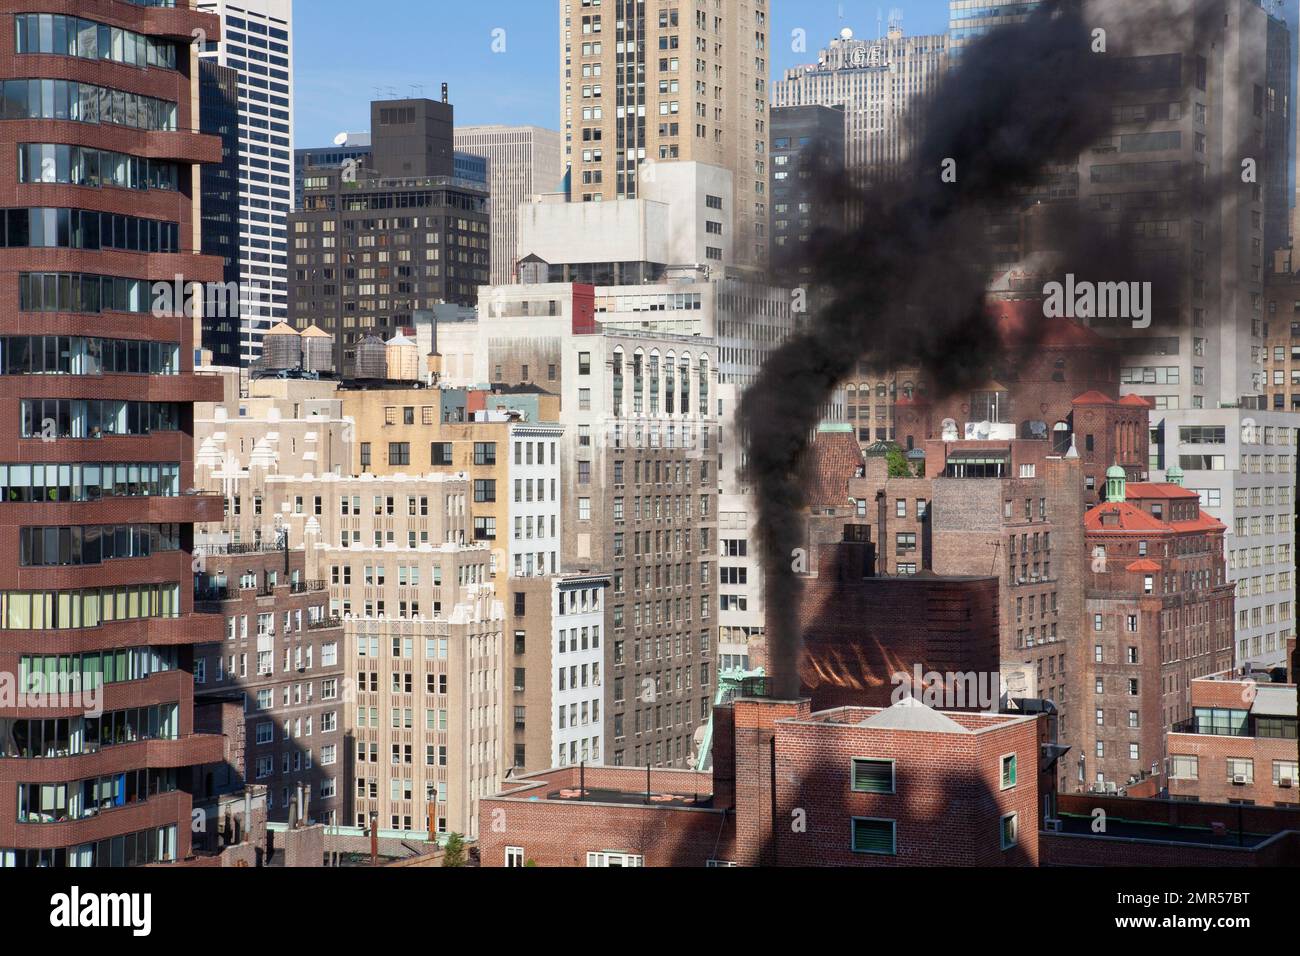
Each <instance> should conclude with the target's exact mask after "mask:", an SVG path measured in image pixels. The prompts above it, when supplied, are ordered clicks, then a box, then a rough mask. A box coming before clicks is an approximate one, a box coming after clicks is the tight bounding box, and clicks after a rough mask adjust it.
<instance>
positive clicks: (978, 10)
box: [948, 0, 1039, 59]
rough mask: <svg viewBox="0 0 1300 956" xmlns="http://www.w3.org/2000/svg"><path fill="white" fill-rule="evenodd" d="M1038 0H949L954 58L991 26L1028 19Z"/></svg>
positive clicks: (949, 42) (949, 34) (950, 35)
mask: <svg viewBox="0 0 1300 956" xmlns="http://www.w3.org/2000/svg"><path fill="white" fill-rule="evenodd" d="M1038 4H1039V0H949V3H948V44H949V49H950V50H951V51H952V56H953V58H954V59H955V58H957V57H959V56H961V50H962V47H964V46H966V44H968V43H971V42H972V41H974V40H976V39H978V38H979V37H982V36H983V35H984V34H986V33H988V32H989V31H990V30H995V29H997V28H998V27H1000V26H1004V25H1005V24H1008V23H1018V22H1019V21H1021V20H1023V19H1025V17H1027V16H1029V14H1030V13H1032V12H1033V11H1034V9H1035V8H1036V7H1037V6H1038Z"/></svg>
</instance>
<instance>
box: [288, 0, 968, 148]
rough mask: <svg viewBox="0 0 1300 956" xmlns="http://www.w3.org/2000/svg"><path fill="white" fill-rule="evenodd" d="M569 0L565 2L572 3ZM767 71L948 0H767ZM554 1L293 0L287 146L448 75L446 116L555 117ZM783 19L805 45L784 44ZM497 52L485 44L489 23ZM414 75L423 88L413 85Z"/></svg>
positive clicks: (916, 30)
mask: <svg viewBox="0 0 1300 956" xmlns="http://www.w3.org/2000/svg"><path fill="white" fill-rule="evenodd" d="M575 6H576V2H575ZM771 6H772V24H771V34H770V40H769V43H770V46H771V50H772V68H773V73H774V75H779V73H780V72H781V71H782V70H784V69H785V68H786V67H788V66H793V65H794V64H796V63H806V62H812V61H815V60H816V57H817V50H818V49H820V48H821V46H822V45H824V43H825V42H826V41H827V40H829V39H830V38H831V37H832V36H834V35H836V34H837V33H838V32H839V31H840V29H841V28H842V27H845V26H848V27H852V28H853V30H854V32H855V33H856V34H857V35H858V36H860V37H874V36H875V35H876V29H877V17H880V18H882V19H883V20H884V21H885V22H888V19H889V12H890V10H891V9H898V10H901V11H902V13H903V29H904V31H905V32H907V33H908V34H920V33H943V32H946V31H947V29H948V0H887V2H884V3H880V2H874V0H772V3H771ZM557 10H558V3H557V2H556V0H361V2H357V0H296V2H295V3H294V57H295V60H296V72H295V84H296V85H295V94H294V96H295V108H296V111H297V131H296V136H295V139H296V145H297V146H298V147H300V148H303V147H309V146H327V145H329V143H330V141H331V140H332V139H333V138H334V135H335V134H336V133H339V132H341V131H344V130H348V131H352V132H364V131H365V130H367V129H369V127H370V101H371V100H372V99H383V98H387V97H391V96H393V95H396V96H417V95H418V96H428V97H431V98H433V99H437V98H438V97H439V96H440V95H441V86H442V84H443V83H444V82H446V83H448V84H450V86H451V93H450V97H451V101H452V103H453V104H454V105H455V107H456V124H457V125H458V126H468V125H473V124H478V123H505V124H510V125H515V124H525V123H528V124H533V125H537V126H545V127H548V128H550V129H558V128H559V111H560V105H559V96H560V93H559V83H560V80H559V29H560V27H559V23H558V13H557ZM795 29H803V30H805V31H806V33H807V46H808V52H807V53H795V52H793V51H792V42H791V37H792V35H793V31H794V30H795ZM496 30H502V31H504V33H503V34H496V35H495V42H496V43H497V45H498V46H500V45H501V43H502V42H503V43H504V46H505V50H504V52H499V53H498V52H493V44H494V31H496ZM419 85H422V86H423V90H422V91H420V90H417V89H415V87H417V86H419Z"/></svg>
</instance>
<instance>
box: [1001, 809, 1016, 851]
mask: <svg viewBox="0 0 1300 956" xmlns="http://www.w3.org/2000/svg"><path fill="white" fill-rule="evenodd" d="M999 831H1000V836H1001V842H1002V849H1004V850H1009V849H1011V848H1012V847H1013V846H1015V845H1016V843H1018V842H1019V839H1020V814H1018V813H1008V814H1007V815H1006V816H1004V817H1003V818H1002V821H1001V824H1000V826H999Z"/></svg>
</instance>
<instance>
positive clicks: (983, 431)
mask: <svg viewBox="0 0 1300 956" xmlns="http://www.w3.org/2000/svg"><path fill="white" fill-rule="evenodd" d="M992 434H993V423H992V422H980V423H979V424H978V425H976V426H975V437H976V438H978V439H979V440H980V441H986V440H987V439H988V437H989V436H990V435H992Z"/></svg>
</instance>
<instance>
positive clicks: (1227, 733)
mask: <svg viewBox="0 0 1300 956" xmlns="http://www.w3.org/2000/svg"><path fill="white" fill-rule="evenodd" d="M1190 691H1191V716H1190V717H1188V718H1186V719H1185V720H1181V721H1179V722H1178V723H1177V724H1175V725H1174V726H1173V728H1171V731H1170V734H1169V759H1168V787H1169V794H1170V796H1172V797H1173V798H1174V799H1175V800H1193V801H1197V802H1204V803H1230V804H1237V805H1245V806H1260V807H1269V806H1278V807H1289V808H1292V809H1294V808H1296V807H1297V804H1300V789H1297V788H1300V773H1298V772H1297V763H1296V761H1297V756H1296V688H1295V684H1294V683H1289V684H1283V683H1268V682H1260V681H1257V680H1256V679H1255V678H1253V677H1244V676H1242V675H1240V674H1236V673H1234V672H1232V671H1224V672H1220V673H1217V674H1207V675H1205V676H1203V677H1198V678H1197V679H1195V680H1193V681H1192V682H1191V687H1190ZM1225 822H1230V823H1235V821H1234V820H1232V818H1231V816H1229V817H1228V820H1227V821H1225Z"/></svg>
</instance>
